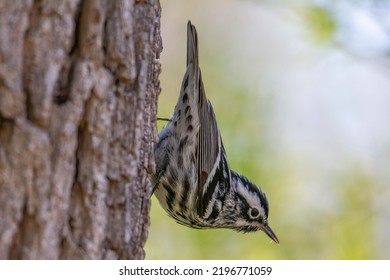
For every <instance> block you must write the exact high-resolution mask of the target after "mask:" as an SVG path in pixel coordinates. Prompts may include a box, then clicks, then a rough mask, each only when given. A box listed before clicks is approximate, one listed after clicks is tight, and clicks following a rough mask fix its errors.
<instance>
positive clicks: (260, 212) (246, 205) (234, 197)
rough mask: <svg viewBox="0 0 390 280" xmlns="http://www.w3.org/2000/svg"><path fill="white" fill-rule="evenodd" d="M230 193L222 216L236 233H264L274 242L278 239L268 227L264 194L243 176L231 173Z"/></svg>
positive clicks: (266, 204)
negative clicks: (259, 231)
mask: <svg viewBox="0 0 390 280" xmlns="http://www.w3.org/2000/svg"><path fill="white" fill-rule="evenodd" d="M231 188H232V190H233V191H232V192H231V195H230V197H229V198H227V200H226V201H225V205H224V207H223V216H224V218H225V219H226V221H228V222H227V223H226V224H227V225H228V227H229V228H232V229H234V230H236V231H242V232H251V231H258V230H262V231H264V232H265V233H266V234H267V235H268V237H269V238H271V239H272V240H273V241H274V242H276V243H279V239H278V238H277V237H276V234H275V233H274V232H273V230H272V229H271V227H270V226H269V225H268V210H269V204H268V200H267V197H266V195H265V193H264V192H263V191H262V190H261V189H260V188H259V187H257V186H256V185H255V184H254V183H252V182H251V181H249V180H248V179H247V178H246V177H245V176H243V175H241V174H239V173H236V172H234V171H231Z"/></svg>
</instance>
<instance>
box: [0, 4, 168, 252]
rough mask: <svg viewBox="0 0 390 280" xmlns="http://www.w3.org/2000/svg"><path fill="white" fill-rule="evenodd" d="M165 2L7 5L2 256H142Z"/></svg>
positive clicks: (1, 110) (0, 172)
mask: <svg viewBox="0 0 390 280" xmlns="http://www.w3.org/2000/svg"><path fill="white" fill-rule="evenodd" d="M161 48H162V47H161V39H160V4H159V1H158V0H145V1H136V0H133V1H132V0H115V1H110V0H84V1H82V0H66V1H65V0H58V1H53V0H35V1H32V0H2V1H0V258H1V259H8V258H16V259H142V258H143V257H144V250H143V246H144V243H145V241H146V238H147V229H148V226H149V207H150V193H151V186H150V183H149V180H148V175H147V170H151V169H152V168H153V166H154V162H153V158H152V143H153V141H154V140H155V138H156V126H155V123H156V107H157V96H158V94H159V91H160V87H159V82H158V75H159V73H160V64H159V63H158V62H157V58H158V57H159V53H160V52H161Z"/></svg>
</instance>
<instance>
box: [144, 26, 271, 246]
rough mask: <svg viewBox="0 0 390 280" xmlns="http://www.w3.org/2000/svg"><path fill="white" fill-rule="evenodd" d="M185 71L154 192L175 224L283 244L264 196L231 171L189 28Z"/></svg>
mask: <svg viewBox="0 0 390 280" xmlns="http://www.w3.org/2000/svg"><path fill="white" fill-rule="evenodd" d="M186 67H187V68H186V71H185V74H184V77H183V80H182V84H181V89H180V95H179V98H178V100H177V103H176V106H175V109H174V112H173V115H172V117H170V118H169V119H168V121H167V124H166V125H165V126H164V127H163V128H162V130H161V131H160V132H159V134H158V142H157V143H156V144H155V145H154V159H155V163H156V167H155V171H154V174H153V175H152V185H153V186H154V187H153V193H154V195H155V196H156V197H157V199H158V201H159V203H160V204H161V206H162V208H164V210H165V211H166V212H167V213H168V215H169V216H171V217H172V218H173V219H174V220H175V221H176V222H177V223H179V224H182V225H185V226H188V227H190V228H195V229H213V228H228V229H233V230H235V231H238V232H255V231H259V230H261V231H263V232H265V233H266V235H268V237H270V238H271V239H272V240H273V241H274V242H275V243H277V244H279V239H278V238H277V236H276V234H275V233H274V231H273V230H272V229H271V227H270V226H269V223H268V214H269V203H268V199H267V196H266V194H265V193H264V192H263V191H262V190H261V189H260V188H259V187H258V186H257V185H255V184H254V183H252V182H251V181H250V180H249V179H248V178H247V177H245V176H244V175H241V174H240V173H238V172H235V171H233V170H231V169H230V166H229V162H228V158H227V155H226V151H225V148H224V146H223V143H222V138H221V133H220V131H219V128H218V124H217V120H216V116H215V113H214V110H213V107H212V105H211V103H210V101H209V100H208V99H207V97H206V94H205V88H204V85H203V81H202V73H201V69H200V67H199V54H198V35H197V31H196V28H195V26H194V25H192V23H191V21H188V24H187V58H186Z"/></svg>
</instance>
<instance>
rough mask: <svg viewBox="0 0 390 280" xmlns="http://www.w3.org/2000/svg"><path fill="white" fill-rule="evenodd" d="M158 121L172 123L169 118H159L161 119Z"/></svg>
mask: <svg viewBox="0 0 390 280" xmlns="http://www.w3.org/2000/svg"><path fill="white" fill-rule="evenodd" d="M157 120H158V121H166V122H170V121H171V119H169V118H159V117H157Z"/></svg>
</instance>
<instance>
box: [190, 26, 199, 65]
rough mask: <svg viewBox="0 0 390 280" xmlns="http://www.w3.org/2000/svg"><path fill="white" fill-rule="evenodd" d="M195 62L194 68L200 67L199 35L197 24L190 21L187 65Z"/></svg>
mask: <svg viewBox="0 0 390 280" xmlns="http://www.w3.org/2000/svg"><path fill="white" fill-rule="evenodd" d="M191 63H193V65H194V68H195V69H196V68H198V67H199V64H198V35H197V33H196V29H195V26H193V25H192V24H191V21H188V24H187V66H188V65H189V64H191Z"/></svg>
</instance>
